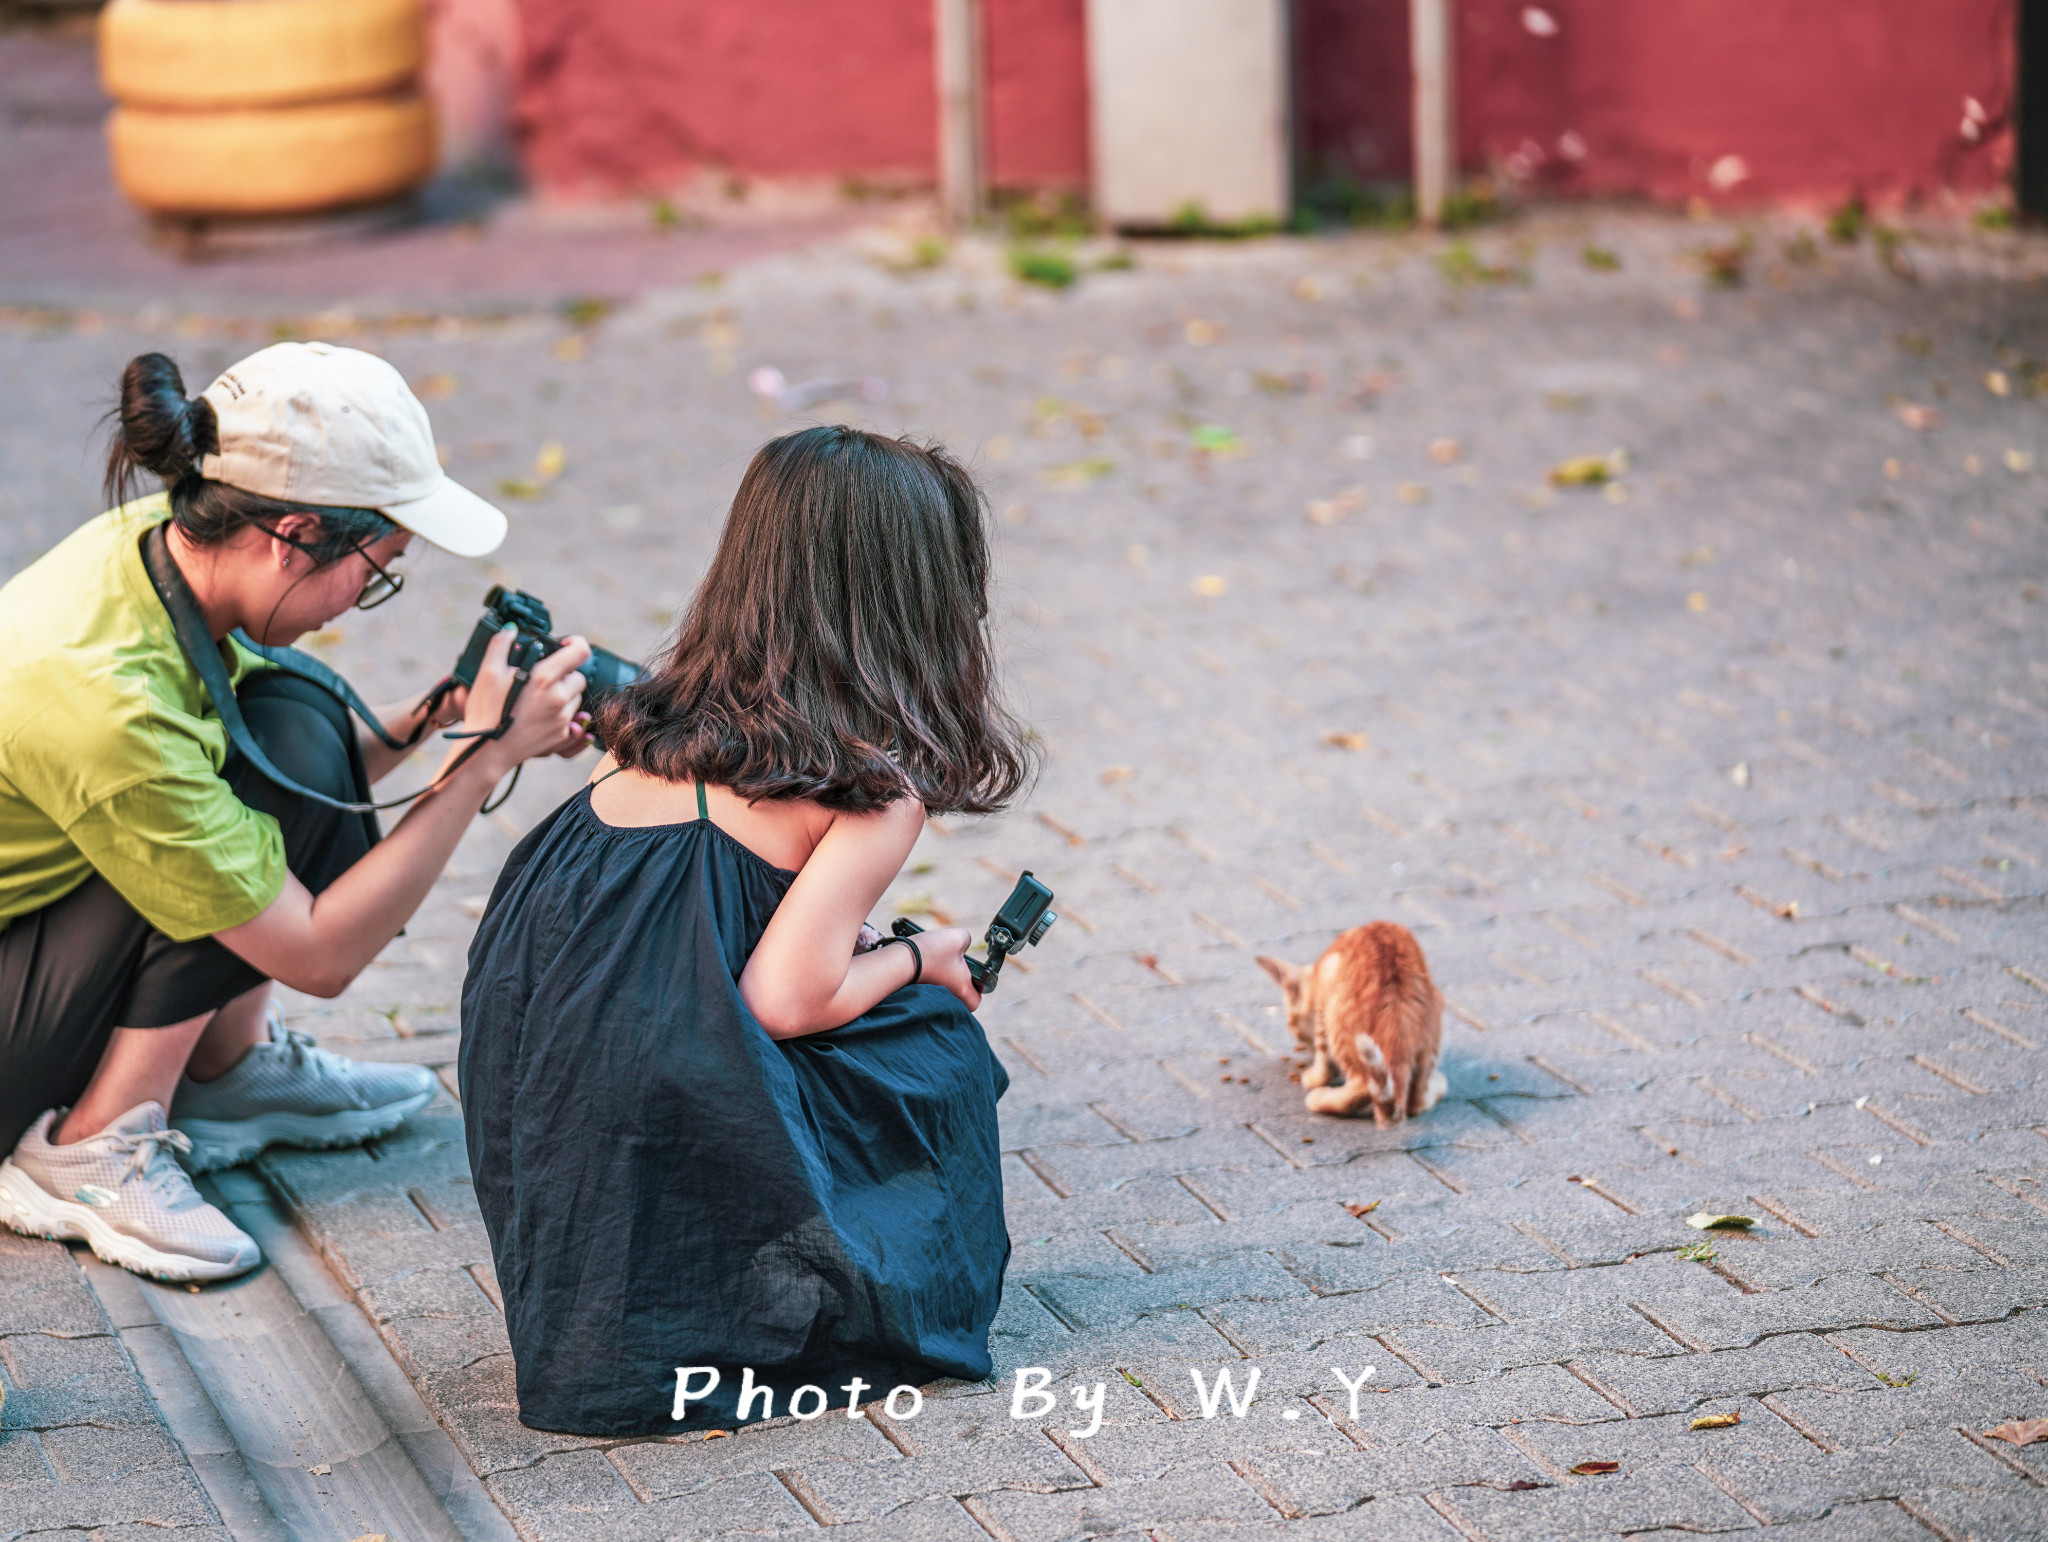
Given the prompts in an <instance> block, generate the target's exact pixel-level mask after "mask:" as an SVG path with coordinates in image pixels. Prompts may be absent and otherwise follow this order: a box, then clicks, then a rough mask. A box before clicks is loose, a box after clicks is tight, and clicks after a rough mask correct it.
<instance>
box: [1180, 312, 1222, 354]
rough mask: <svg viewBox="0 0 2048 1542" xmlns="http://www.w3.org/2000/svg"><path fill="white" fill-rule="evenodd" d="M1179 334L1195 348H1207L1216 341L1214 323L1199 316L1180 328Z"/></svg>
mask: <svg viewBox="0 0 2048 1542" xmlns="http://www.w3.org/2000/svg"><path fill="white" fill-rule="evenodd" d="M1181 335H1182V336H1184V337H1185V338H1187V340H1188V341H1189V342H1190V343H1192V344H1194V345H1195V347H1197V348H1207V347H1208V346H1209V345H1210V344H1211V343H1213V342H1215V341H1216V335H1217V334H1216V323H1215V322H1213V321H1204V320H1202V319H1201V318H1200V317H1199V316H1197V317H1196V318H1195V319H1194V320H1192V321H1190V322H1189V323H1188V324H1187V325H1186V326H1184V327H1183V328H1181Z"/></svg>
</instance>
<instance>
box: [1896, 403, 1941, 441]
mask: <svg viewBox="0 0 2048 1542" xmlns="http://www.w3.org/2000/svg"><path fill="white" fill-rule="evenodd" d="M1892 416H1893V417H1895V418H1897V419H1898V420H1899V421H1900V422H1901V423H1903V424H1905V425H1906V427H1908V428H1910V429H1912V430H1914V431H1915V432H1916V433H1925V432H1926V431H1927V430H1928V429H1930V428H1939V427H1940V426H1941V411H1940V409H1939V408H1935V407H1923V406H1921V405H1920V403H1918V402H1900V403H1899V404H1898V405H1897V406H1896V407H1894V408H1892Z"/></svg>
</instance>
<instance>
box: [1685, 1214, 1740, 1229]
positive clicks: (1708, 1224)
mask: <svg viewBox="0 0 2048 1542" xmlns="http://www.w3.org/2000/svg"><path fill="white" fill-rule="evenodd" d="M1685 1224H1686V1225H1688V1226H1690V1227H1691V1228H1692V1229H1693V1230H1694V1231H1713V1230H1715V1229H1716V1228H1718V1227H1723V1226H1754V1225H1756V1217H1755V1216H1753V1215H1709V1214H1708V1213H1707V1212H1706V1211H1704V1210H1702V1211H1700V1212H1698V1213H1697V1214H1695V1215H1689V1216H1687V1217H1686V1218H1685Z"/></svg>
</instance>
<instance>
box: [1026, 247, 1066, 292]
mask: <svg viewBox="0 0 2048 1542" xmlns="http://www.w3.org/2000/svg"><path fill="white" fill-rule="evenodd" d="M1010 272H1011V273H1012V274H1013V275H1015V276H1016V277H1017V278H1019V279H1021V280H1022V281H1023V282H1024V283H1027V284H1041V285H1043V286H1044V287H1045V288H1047V289H1066V288H1069V287H1071V286H1072V284H1073V282H1074V280H1075V279H1077V278H1079V277H1080V276H1081V270H1080V269H1079V268H1077V267H1076V266H1075V265H1074V259H1073V258H1071V257H1069V256H1068V255H1067V254H1066V253H1065V252H1055V251H1048V250H1047V249H1046V248H1044V247H1042V246H1013V247H1011V248H1010Z"/></svg>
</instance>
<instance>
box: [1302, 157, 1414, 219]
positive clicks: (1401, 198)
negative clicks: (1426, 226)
mask: <svg viewBox="0 0 2048 1542" xmlns="http://www.w3.org/2000/svg"><path fill="white" fill-rule="evenodd" d="M1300 200H1301V201H1300V207H1299V208H1298V209H1297V210H1296V211H1295V228H1296V229H1297V230H1300V231H1302V232H1303V233H1304V234H1307V233H1309V232H1312V231H1313V230H1314V229H1315V228H1316V227H1317V226H1319V225H1349V226H1351V227H1352V228H1353V229H1356V230H1368V229H1392V230H1405V229H1407V228H1408V227H1409V226H1410V225H1413V224H1414V223H1415V195H1414V193H1413V192H1411V191H1410V190H1409V189H1408V188H1407V187H1405V186H1402V185H1400V184H1398V183H1360V182H1358V181H1355V180H1354V179H1353V178H1352V177H1351V176H1350V175H1349V174H1348V173H1346V172H1343V171H1328V172H1325V173H1324V174H1323V175H1321V176H1319V177H1317V178H1316V179H1315V180H1313V181H1312V182H1310V183H1309V184H1308V185H1307V186H1306V187H1304V188H1303V189H1302V191H1301V195H1300Z"/></svg>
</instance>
